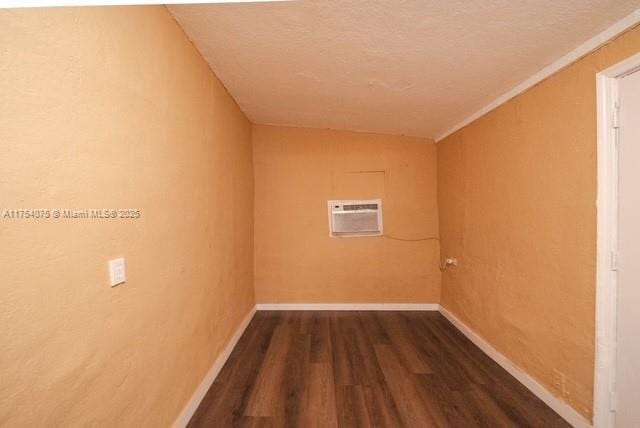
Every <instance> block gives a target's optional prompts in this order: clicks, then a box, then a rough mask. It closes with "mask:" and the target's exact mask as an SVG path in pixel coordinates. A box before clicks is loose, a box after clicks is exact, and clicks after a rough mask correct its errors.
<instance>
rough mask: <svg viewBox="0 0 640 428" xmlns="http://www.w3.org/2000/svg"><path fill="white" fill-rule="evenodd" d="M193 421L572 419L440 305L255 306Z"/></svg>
mask: <svg viewBox="0 0 640 428" xmlns="http://www.w3.org/2000/svg"><path fill="white" fill-rule="evenodd" d="M189 426H190V427H225V426H243V427H244V426H251V427H258V426H260V427H262V426H265V427H266V426H271V427H280V426H292V427H313V426H317V427H332V426H342V427H347V426H349V427H350V426H374V427H402V426H405V427H431V426H434V427H435V426H439V427H465V428H466V427H566V426H568V425H567V424H566V423H565V422H564V421H563V420H562V419H561V418H560V417H559V416H558V415H557V414H556V413H554V412H553V410H551V409H550V408H549V407H547V406H546V405H545V404H544V403H543V402H542V401H540V400H539V399H538V398H536V397H535V396H534V395H533V394H531V393H530V392H529V391H528V390H527V389H526V388H525V387H524V386H522V385H521V384H520V383H519V382H518V381H517V380H516V379H515V378H513V377H512V376H511V375H509V374H508V373H507V372H506V371H504V370H503V369H502V368H501V367H500V366H498V365H497V364H496V363H494V362H493V360H491V359H490V358H489V357H487V356H486V355H485V354H484V353H483V352H482V351H481V350H480V349H478V348H477V347H476V346H475V345H473V344H472V343H471V342H470V341H469V340H467V338H466V337H464V336H463V335H462V334H461V333H460V332H459V331H458V330H456V328H455V327H453V325H451V324H450V323H449V321H447V320H446V319H445V318H444V317H443V316H442V315H440V314H439V313H438V312H258V313H257V314H256V315H255V317H254V318H253V320H252V321H251V324H250V325H249V327H248V328H247V330H246V331H245V332H244V334H243V336H242V338H241V339H240V341H239V342H238V344H237V346H236V348H235V349H234V351H233V353H232V354H231V356H230V357H229V360H228V361H227V363H226V364H225V366H224V368H223V369H222V371H221V372H220V374H219V375H218V377H217V379H216V381H215V382H214V384H213V386H212V387H211V389H210V390H209V392H208V393H207V396H206V397H205V399H204V400H203V401H202V404H201V405H200V407H199V408H198V410H197V412H196V413H195V415H194V416H193V419H192V420H191V422H190V423H189Z"/></svg>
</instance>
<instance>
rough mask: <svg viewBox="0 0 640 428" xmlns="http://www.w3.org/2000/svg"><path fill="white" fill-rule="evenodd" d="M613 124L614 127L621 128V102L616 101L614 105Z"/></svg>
mask: <svg viewBox="0 0 640 428" xmlns="http://www.w3.org/2000/svg"><path fill="white" fill-rule="evenodd" d="M611 126H612V127H613V128H614V129H618V128H620V104H618V103H615V104H614V105H613V118H612V120H611Z"/></svg>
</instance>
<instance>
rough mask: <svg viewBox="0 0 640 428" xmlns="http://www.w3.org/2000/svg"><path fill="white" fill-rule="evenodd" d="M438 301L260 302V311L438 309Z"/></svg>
mask: <svg viewBox="0 0 640 428" xmlns="http://www.w3.org/2000/svg"><path fill="white" fill-rule="evenodd" d="M439 308H440V305H439V304H437V303H258V304H257V305H256V309H257V310H259V311H437V310H438V309H439Z"/></svg>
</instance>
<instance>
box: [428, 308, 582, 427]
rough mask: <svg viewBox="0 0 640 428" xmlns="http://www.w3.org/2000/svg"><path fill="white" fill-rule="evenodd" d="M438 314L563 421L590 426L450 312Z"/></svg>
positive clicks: (444, 310) (442, 310)
mask: <svg viewBox="0 0 640 428" xmlns="http://www.w3.org/2000/svg"><path fill="white" fill-rule="evenodd" d="M440 313H441V314H442V315H444V316H445V317H446V318H447V319H448V320H449V321H451V323H452V324H453V325H454V326H455V327H456V328H457V329H458V330H460V331H461V332H462V334H464V335H465V336H467V338H468V339H469V340H471V341H472V342H473V343H474V344H475V345H476V346H477V347H478V348H480V349H481V350H482V351H483V352H484V353H485V354H487V355H488V356H489V357H491V359H492V360H494V361H495V362H496V363H498V364H499V365H500V366H501V367H502V368H503V369H505V370H506V371H507V372H509V374H511V376H513V377H515V378H516V379H518V381H520V383H521V384H523V385H524V386H525V387H527V389H529V391H531V392H533V393H534V394H535V395H536V396H537V397H538V398H539V399H540V400H542V401H543V402H544V403H545V404H546V405H547V406H549V407H551V408H552V409H553V410H555V411H556V413H558V414H559V415H560V416H562V418H563V419H564V420H566V421H567V422H568V423H570V424H571V425H572V426H574V427H576V428H588V427H591V424H590V423H589V421H587V419H585V418H584V416H582V415H581V414H580V413H578V412H577V411H576V410H575V409H574V408H573V407H571V406H569V405H568V404H567V403H565V402H564V401H562V400H560V399H559V398H558V397H556V396H555V395H553V394H552V393H551V392H550V391H549V390H548V389H546V388H545V387H544V386H542V385H541V384H540V383H538V381H536V380H535V379H534V378H532V377H531V376H529V375H528V374H527V373H525V372H524V371H523V370H521V369H520V368H519V367H518V366H516V365H515V364H514V363H513V362H512V361H511V360H510V359H508V358H507V357H505V356H504V355H502V354H501V353H500V352H498V351H497V350H496V349H495V348H494V347H493V346H491V345H490V344H489V342H487V341H486V340H484V339H483V338H482V337H480V336H479V335H478V334H477V333H476V332H475V331H473V330H471V329H470V328H469V327H468V326H467V325H466V324H464V323H463V322H462V321H460V320H459V319H458V318H456V316H455V315H453V314H452V313H451V312H449V311H448V310H446V309H445V308H443V307H442V306H441V307H440Z"/></svg>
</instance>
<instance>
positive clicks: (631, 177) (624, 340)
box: [615, 71, 640, 428]
mask: <svg viewBox="0 0 640 428" xmlns="http://www.w3.org/2000/svg"><path fill="white" fill-rule="evenodd" d="M619 103H620V146H619V187H618V192H619V193H618V198H619V201H618V307H617V353H616V395H617V405H616V413H615V421H616V423H615V426H616V427H618V428H636V427H640V71H636V72H634V73H632V74H629V75H627V76H625V77H622V78H621V79H620V81H619Z"/></svg>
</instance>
